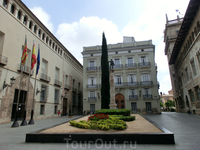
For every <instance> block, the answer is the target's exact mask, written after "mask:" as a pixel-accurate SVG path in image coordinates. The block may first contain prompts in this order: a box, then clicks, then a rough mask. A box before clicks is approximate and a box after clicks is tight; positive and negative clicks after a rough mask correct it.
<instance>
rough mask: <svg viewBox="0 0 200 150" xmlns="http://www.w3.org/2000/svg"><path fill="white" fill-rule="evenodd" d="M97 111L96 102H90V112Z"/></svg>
mask: <svg viewBox="0 0 200 150" xmlns="http://www.w3.org/2000/svg"><path fill="white" fill-rule="evenodd" d="M94 113H95V104H90V114H94Z"/></svg>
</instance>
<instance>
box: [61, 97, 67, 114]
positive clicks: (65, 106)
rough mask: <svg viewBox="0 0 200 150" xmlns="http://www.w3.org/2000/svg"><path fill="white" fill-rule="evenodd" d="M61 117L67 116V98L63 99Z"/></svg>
mask: <svg viewBox="0 0 200 150" xmlns="http://www.w3.org/2000/svg"><path fill="white" fill-rule="evenodd" d="M62 113H63V114H62V115H63V116H65V115H66V114H67V98H64V99H63V112H62Z"/></svg>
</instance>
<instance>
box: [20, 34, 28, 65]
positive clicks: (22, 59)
mask: <svg viewBox="0 0 200 150" xmlns="http://www.w3.org/2000/svg"><path fill="white" fill-rule="evenodd" d="M26 58H27V39H26V37H25V44H24V50H23V53H22V58H21V65H23V66H24V65H25V63H26Z"/></svg>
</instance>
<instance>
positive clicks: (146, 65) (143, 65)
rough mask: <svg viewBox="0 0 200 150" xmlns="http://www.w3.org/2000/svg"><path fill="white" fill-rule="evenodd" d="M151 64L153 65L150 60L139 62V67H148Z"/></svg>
mask: <svg viewBox="0 0 200 150" xmlns="http://www.w3.org/2000/svg"><path fill="white" fill-rule="evenodd" d="M150 66H151V63H150V62H142V63H138V67H140V68H146V67H150Z"/></svg>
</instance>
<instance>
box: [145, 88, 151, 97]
mask: <svg viewBox="0 0 200 150" xmlns="http://www.w3.org/2000/svg"><path fill="white" fill-rule="evenodd" d="M143 92H144V95H147V96H148V95H150V89H148V88H145V89H144V90H143Z"/></svg>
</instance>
